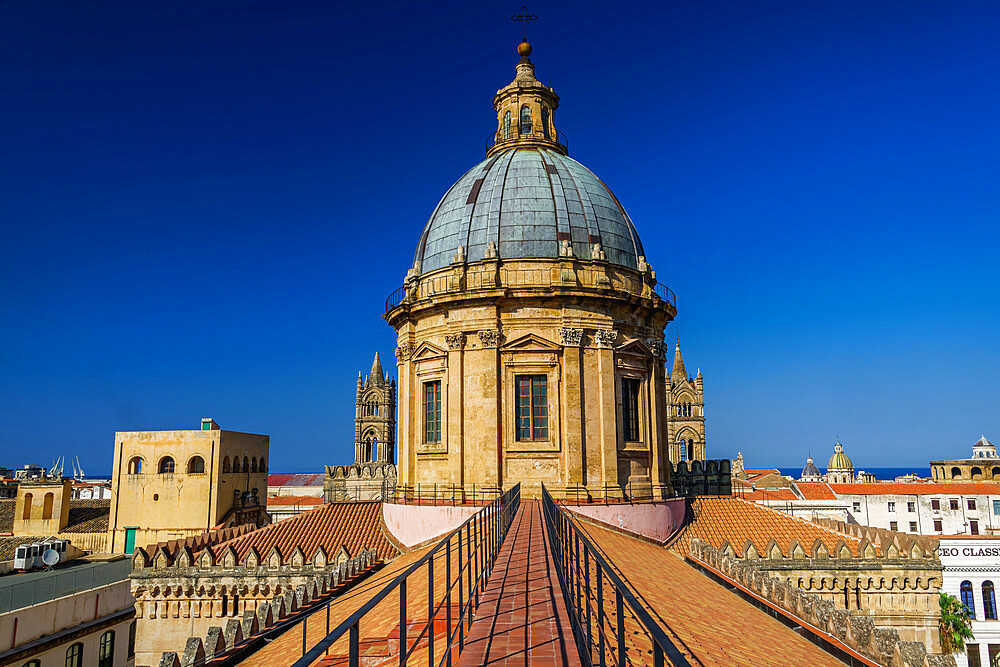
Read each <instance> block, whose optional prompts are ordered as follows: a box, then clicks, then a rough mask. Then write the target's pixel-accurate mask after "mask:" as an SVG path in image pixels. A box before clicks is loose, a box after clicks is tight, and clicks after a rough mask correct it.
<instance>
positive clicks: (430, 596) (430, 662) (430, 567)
mask: <svg viewBox="0 0 1000 667" xmlns="http://www.w3.org/2000/svg"><path fill="white" fill-rule="evenodd" d="M427 623H428V628H427V667H434V557H433V556H431V557H430V558H428V559H427Z"/></svg>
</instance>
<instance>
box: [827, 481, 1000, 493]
mask: <svg viewBox="0 0 1000 667" xmlns="http://www.w3.org/2000/svg"><path fill="white" fill-rule="evenodd" d="M830 488H832V489H833V491H834V493H839V494H847V495H855V496H876V495H885V494H899V495H925V496H933V495H956V496H996V495H1000V484H998V483H996V482H968V483H963V482H941V483H938V482H876V483H875V484H831V485H830Z"/></svg>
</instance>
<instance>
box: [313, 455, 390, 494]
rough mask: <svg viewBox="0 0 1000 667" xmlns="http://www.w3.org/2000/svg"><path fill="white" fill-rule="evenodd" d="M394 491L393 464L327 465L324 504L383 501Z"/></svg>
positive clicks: (324, 480)
mask: <svg viewBox="0 0 1000 667" xmlns="http://www.w3.org/2000/svg"><path fill="white" fill-rule="evenodd" d="M395 490H396V466H395V465H393V464H392V463H364V464H355V465H350V466H326V477H325V478H324V479H323V502H325V503H339V502H348V501H355V502H356V501H361V500H386V499H388V498H391V497H392V496H393V494H394V492H395Z"/></svg>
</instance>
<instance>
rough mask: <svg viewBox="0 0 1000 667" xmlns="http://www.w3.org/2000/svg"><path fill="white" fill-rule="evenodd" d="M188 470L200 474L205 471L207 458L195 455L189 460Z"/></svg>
mask: <svg viewBox="0 0 1000 667" xmlns="http://www.w3.org/2000/svg"><path fill="white" fill-rule="evenodd" d="M188 472H189V473H192V474H194V475H200V474H202V473H204V472H205V459H203V458H201V457H200V456H194V457H192V458H191V460H190V461H188Z"/></svg>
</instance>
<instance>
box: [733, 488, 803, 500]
mask: <svg viewBox="0 0 1000 667" xmlns="http://www.w3.org/2000/svg"><path fill="white" fill-rule="evenodd" d="M740 498H743V499H745V500H798V499H799V497H798V496H797V495H795V492H794V491H792V490H791V489H754V490H753V491H743V492H741V493H740Z"/></svg>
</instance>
